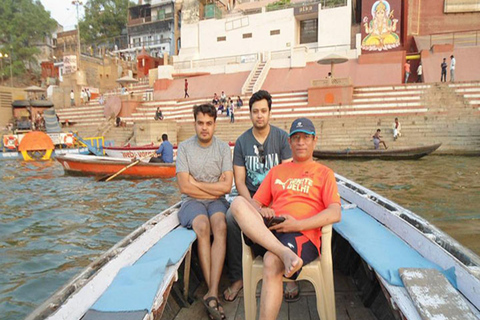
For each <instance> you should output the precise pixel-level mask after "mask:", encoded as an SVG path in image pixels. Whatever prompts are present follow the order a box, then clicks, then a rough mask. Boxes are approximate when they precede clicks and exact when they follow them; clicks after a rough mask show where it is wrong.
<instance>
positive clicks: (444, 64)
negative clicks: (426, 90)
mask: <svg viewBox="0 0 480 320" xmlns="http://www.w3.org/2000/svg"><path fill="white" fill-rule="evenodd" d="M440 66H441V67H442V75H441V76H440V82H446V81H447V58H443V62H442V64H441V65H440Z"/></svg>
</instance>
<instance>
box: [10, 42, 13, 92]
mask: <svg viewBox="0 0 480 320" xmlns="http://www.w3.org/2000/svg"><path fill="white" fill-rule="evenodd" d="M12 57H13V56H12V46H10V87H12V88H13V72H12V63H13V61H12Z"/></svg>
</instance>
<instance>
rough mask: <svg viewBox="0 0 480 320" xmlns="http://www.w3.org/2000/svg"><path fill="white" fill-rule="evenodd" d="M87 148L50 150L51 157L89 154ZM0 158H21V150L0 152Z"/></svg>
mask: <svg viewBox="0 0 480 320" xmlns="http://www.w3.org/2000/svg"><path fill="white" fill-rule="evenodd" d="M89 152H90V151H88V149H87V148H69V149H55V150H53V152H52V155H51V158H55V157H58V156H62V155H66V154H85V155H86V154H89ZM0 160H23V156H22V153H21V152H18V151H6V152H0Z"/></svg>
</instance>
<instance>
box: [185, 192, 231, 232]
mask: <svg viewBox="0 0 480 320" xmlns="http://www.w3.org/2000/svg"><path fill="white" fill-rule="evenodd" d="M229 206H230V205H229V203H228V201H227V200H225V198H220V199H217V200H196V199H188V200H186V201H184V202H182V206H181V207H180V210H179V211H178V219H179V220H180V224H181V225H182V226H183V227H185V228H188V229H192V222H193V220H194V219H195V218H196V217H197V216H199V215H201V214H203V215H206V216H207V217H208V218H209V219H210V217H211V216H213V215H214V214H215V213H217V212H221V213H223V214H225V213H226V212H227V209H228V208H229Z"/></svg>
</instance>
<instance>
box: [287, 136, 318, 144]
mask: <svg viewBox="0 0 480 320" xmlns="http://www.w3.org/2000/svg"><path fill="white" fill-rule="evenodd" d="M314 138H315V136H314V135H313V134H294V135H293V136H291V137H290V141H292V142H294V143H298V142H300V140H302V139H303V140H305V142H307V143H308V142H312V140H313V139H314Z"/></svg>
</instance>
